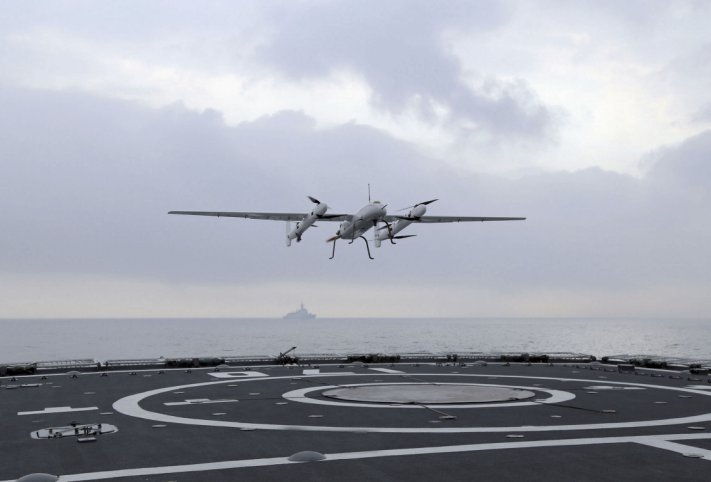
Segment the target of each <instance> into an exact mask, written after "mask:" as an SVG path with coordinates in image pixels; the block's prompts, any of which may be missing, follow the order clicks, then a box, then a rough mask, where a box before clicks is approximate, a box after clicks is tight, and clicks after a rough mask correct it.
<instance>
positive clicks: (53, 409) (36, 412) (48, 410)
mask: <svg viewBox="0 0 711 482" xmlns="http://www.w3.org/2000/svg"><path fill="white" fill-rule="evenodd" d="M98 409H99V407H81V408H72V407H47V408H45V409H43V410H33V411H31V412H17V414H18V415H41V414H45V413H66V412H86V411H89V410H98Z"/></svg>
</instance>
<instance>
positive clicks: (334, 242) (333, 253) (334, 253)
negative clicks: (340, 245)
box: [328, 236, 375, 259]
mask: <svg viewBox="0 0 711 482" xmlns="http://www.w3.org/2000/svg"><path fill="white" fill-rule="evenodd" d="M358 237H359V238H360V239H362V240H363V241H365V249H366V250H367V251H368V258H370V259H375V258H373V257H372V256H371V255H370V244H369V243H368V240H367V239H365V236H358ZM336 241H337V240H336V239H334V240H333V250H332V251H331V257H330V258H328V259H333V258H334V257H335V256H336ZM354 241H355V238H353V239H351V240H350V242H349V243H348V244H353V242H354Z"/></svg>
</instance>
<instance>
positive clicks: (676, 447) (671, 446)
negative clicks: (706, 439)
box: [637, 438, 711, 460]
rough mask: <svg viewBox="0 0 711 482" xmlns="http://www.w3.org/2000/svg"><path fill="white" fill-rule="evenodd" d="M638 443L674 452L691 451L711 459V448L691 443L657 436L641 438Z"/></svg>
mask: <svg viewBox="0 0 711 482" xmlns="http://www.w3.org/2000/svg"><path fill="white" fill-rule="evenodd" d="M637 443H639V444H642V445H647V446H649V447H655V448H658V449H662V450H670V451H672V452H676V453H678V454H681V455H685V454H690V453H693V454H700V455H702V457H701V458H703V459H704V460H711V450H706V449H702V448H699V447H694V446H691V445H683V444H679V443H676V442H670V441H668V440H663V439H657V438H654V439H650V440H640V441H638V442H637Z"/></svg>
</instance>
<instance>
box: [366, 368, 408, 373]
mask: <svg viewBox="0 0 711 482" xmlns="http://www.w3.org/2000/svg"><path fill="white" fill-rule="evenodd" d="M370 370H373V371H375V372H381V373H393V374H394V373H405V372H401V371H399V370H391V369H390V368H370Z"/></svg>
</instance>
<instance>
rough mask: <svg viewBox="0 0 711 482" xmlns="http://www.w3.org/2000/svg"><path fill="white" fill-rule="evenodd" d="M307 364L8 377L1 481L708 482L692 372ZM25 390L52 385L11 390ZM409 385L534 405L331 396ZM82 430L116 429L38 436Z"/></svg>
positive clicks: (709, 453)
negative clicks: (297, 456) (500, 392)
mask: <svg viewBox="0 0 711 482" xmlns="http://www.w3.org/2000/svg"><path fill="white" fill-rule="evenodd" d="M381 369H385V371H386V372H382V371H380V370H381ZM231 370H232V371H231ZM303 370H304V368H303V367H302V368H300V367H252V369H251V370H245V368H244V367H235V368H233V369H222V370H221V371H220V372H214V371H213V370H211V369H204V370H198V369H193V370H192V373H187V372H186V370H184V369H178V370H166V371H165V373H163V374H159V373H158V371H157V370H148V371H138V372H136V374H135V375H131V374H129V373H128V372H109V374H108V376H100V375H99V374H98V373H84V374H82V375H80V376H79V377H78V378H72V377H71V376H68V375H64V374H57V375H49V376H47V378H46V379H45V380H42V379H40V376H39V375H37V376H28V377H18V378H17V381H15V382H11V381H10V380H9V378H3V379H2V380H0V382H1V383H0V407H1V409H2V410H1V412H0V413H1V416H2V435H0V481H9V480H15V479H17V478H19V477H21V476H23V475H26V474H29V473H33V472H47V473H52V474H56V475H61V476H62V477H61V478H60V481H64V480H126V481H131V480H151V481H169V480H175V481H192V480H195V481H197V480H214V481H223V480H224V481H227V480H274V479H277V478H280V479H281V478H288V479H295V478H296V479H300V480H344V481H356V480H358V481H362V480H383V481H386V480H387V481H391V480H408V481H411V480H498V481H502V480H504V481H505V480H521V479H525V480H548V481H549V480H596V481H601V480H615V481H619V480H640V481H641V480H645V481H657V480H658V481H662V480H663V481H667V480H709V478H710V476H709V474H711V384H709V383H707V380H706V377H703V381H701V382H699V381H698V377H695V380H693V381H692V380H689V378H691V377H690V376H689V375H688V374H683V373H672V372H654V373H655V375H656V376H652V375H651V373H652V372H651V371H644V372H642V371H640V370H638V371H637V373H636V374H618V373H617V372H616V370H614V369H613V368H612V367H608V368H607V370H606V369H605V367H601V366H593V365H578V366H575V365H556V366H549V365H543V364H542V365H536V364H533V365H531V366H526V365H523V364H520V365H517V364H512V365H511V366H505V365H501V364H488V365H487V366H476V365H470V366H464V367H462V366H454V365H451V364H450V365H448V366H447V365H445V366H435V365H430V364H420V365H419V366H413V365H408V364H395V365H373V364H371V365H370V366H368V367H366V366H363V365H358V364H355V365H346V366H345V367H343V368H339V367H338V366H335V365H334V366H327V365H321V367H320V369H319V373H317V374H304V373H303ZM387 371H395V372H394V373H391V372H387ZM260 375H261V376H260ZM23 383H24V384H29V383H40V384H41V385H40V386H39V387H24V388H22V387H19V388H15V389H8V388H7V387H8V386H12V385H21V384H23ZM401 383H402V384H425V386H427V387H436V386H438V384H470V385H481V386H484V387H491V386H497V387H499V386H500V387H508V388H515V389H525V390H529V391H531V392H533V393H534V394H535V396H534V397H533V398H525V399H522V400H514V401H502V402H494V403H469V404H466V403H465V404H461V405H456V404H454V406H453V405H448V404H437V405H432V406H430V407H427V406H424V405H420V404H416V403H413V404H409V405H408V406H402V405H395V404H393V405H388V404H383V403H379V404H372V403H367V402H363V403H361V402H358V401H352V400H339V399H333V398H328V397H324V396H323V393H324V392H326V391H328V390H330V389H334V388H339V387H340V388H341V389H345V387H347V386H349V385H360V384H375V385H369V386H379V385H381V384H382V385H395V384H401ZM443 386H444V385H443ZM427 391H428V392H431V390H430V389H428V390H427ZM177 392H182V393H177ZM126 397H129V398H126ZM285 397H287V398H285ZM445 398H446V397H445ZM285 402H286V403H285ZM307 402H310V403H307ZM313 402H317V403H313ZM660 402H662V403H660ZM324 403H325V404H324ZM58 407H71V408H72V409H77V408H85V409H88V410H84V411H66V410H67V409H66V408H64V409H63V408H58ZM40 411H43V412H42V413H35V414H23V412H40ZM71 422H78V423H79V424H97V423H103V424H110V425H115V426H116V427H117V428H118V431H117V432H116V433H110V434H103V435H98V436H97V440H96V441H95V442H89V443H77V439H76V437H74V436H69V437H62V438H54V439H40V440H37V439H33V438H32V437H31V433H32V432H35V431H38V430H41V429H47V428H50V427H60V426H66V425H68V424H69V423H71ZM155 425H165V426H163V427H154V426H155ZM689 427H696V429H691V428H689ZM699 428H702V429H699ZM304 450H313V451H318V452H321V453H324V454H325V455H326V460H324V461H321V462H308V463H297V462H290V461H289V460H288V457H289V456H290V455H292V454H294V453H296V452H300V451H304ZM685 454H686V455H689V454H691V455H694V456H695V457H688V456H685ZM122 471H123V472H122Z"/></svg>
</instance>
